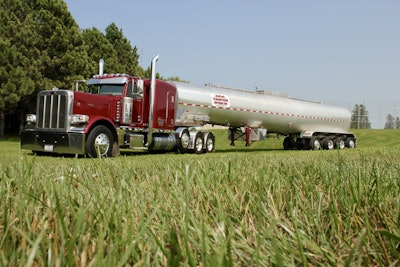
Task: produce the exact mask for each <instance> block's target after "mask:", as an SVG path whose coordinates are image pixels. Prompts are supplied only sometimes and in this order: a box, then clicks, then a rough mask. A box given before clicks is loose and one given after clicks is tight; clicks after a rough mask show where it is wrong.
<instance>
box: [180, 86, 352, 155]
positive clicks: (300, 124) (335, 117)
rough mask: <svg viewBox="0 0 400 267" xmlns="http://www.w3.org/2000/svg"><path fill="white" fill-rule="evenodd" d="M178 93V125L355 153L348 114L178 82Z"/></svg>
mask: <svg viewBox="0 0 400 267" xmlns="http://www.w3.org/2000/svg"><path fill="white" fill-rule="evenodd" d="M173 84H174V85H175V87H176V88H177V95H178V97H177V98H178V111H177V118H176V123H177V124H178V125H187V124H189V125H190V124H193V125H195V124H196V123H199V122H207V123H210V124H213V125H224V126H228V127H229V135H228V136H229V139H230V140H231V145H234V141H235V140H245V141H246V145H249V144H250V141H256V140H262V139H265V137H266V134H267V133H275V134H278V135H283V136H286V138H284V141H283V147H284V149H285V150H289V149H313V150H316V149H320V148H323V149H333V148H338V149H343V148H345V147H349V148H354V147H355V146H356V137H355V135H354V134H352V133H350V132H349V127H350V122H351V113H350V111H349V110H348V109H345V108H341V107H336V106H331V105H324V104H322V103H319V102H312V101H307V100H301V99H295V98H290V97H286V96H281V95H276V94H273V93H268V92H267V93H265V92H263V91H261V92H251V91H246V90H240V89H233V88H226V87H220V86H218V87H217V86H194V85H191V84H188V83H177V82H174V83H173Z"/></svg>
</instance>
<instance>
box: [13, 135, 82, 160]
mask: <svg viewBox="0 0 400 267" xmlns="http://www.w3.org/2000/svg"><path fill="white" fill-rule="evenodd" d="M85 141H86V138H85V134H84V133H67V132H60V133H58V132H43V131H35V130H25V131H23V132H22V133H21V149H27V150H32V151H34V152H50V153H57V154H80V155H83V154H85Z"/></svg>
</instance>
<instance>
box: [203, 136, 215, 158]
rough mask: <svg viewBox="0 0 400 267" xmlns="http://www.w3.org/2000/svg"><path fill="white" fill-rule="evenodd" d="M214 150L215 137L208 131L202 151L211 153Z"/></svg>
mask: <svg viewBox="0 0 400 267" xmlns="http://www.w3.org/2000/svg"><path fill="white" fill-rule="evenodd" d="M214 150H215V137H214V135H213V134H212V133H208V134H207V137H206V140H205V144H204V152H206V153H211V152H214Z"/></svg>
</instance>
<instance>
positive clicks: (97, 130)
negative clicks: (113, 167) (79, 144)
mask: <svg viewBox="0 0 400 267" xmlns="http://www.w3.org/2000/svg"><path fill="white" fill-rule="evenodd" d="M113 142H114V140H113V135H112V133H111V131H110V129H108V128H107V127H106V126H104V125H98V126H96V127H94V128H93V129H92V130H91V131H90V133H89V134H88V136H87V140H86V153H87V154H88V155H89V156H90V157H92V158H97V157H110V156H111V152H112V145H113Z"/></svg>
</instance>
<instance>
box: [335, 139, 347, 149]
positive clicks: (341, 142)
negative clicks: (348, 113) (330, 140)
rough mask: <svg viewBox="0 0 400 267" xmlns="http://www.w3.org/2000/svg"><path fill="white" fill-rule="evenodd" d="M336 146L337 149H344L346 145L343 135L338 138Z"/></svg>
mask: <svg viewBox="0 0 400 267" xmlns="http://www.w3.org/2000/svg"><path fill="white" fill-rule="evenodd" d="M335 147H336V149H344V148H345V147H346V144H345V142H344V140H343V138H341V137H338V138H336V142H335Z"/></svg>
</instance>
